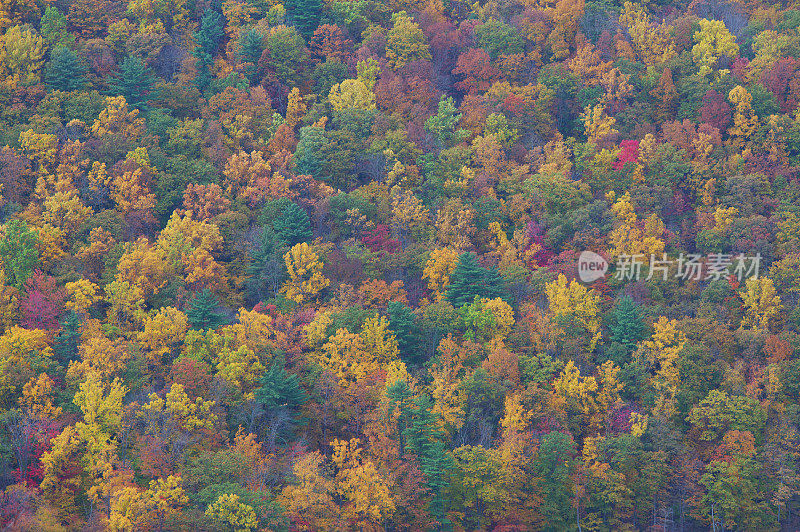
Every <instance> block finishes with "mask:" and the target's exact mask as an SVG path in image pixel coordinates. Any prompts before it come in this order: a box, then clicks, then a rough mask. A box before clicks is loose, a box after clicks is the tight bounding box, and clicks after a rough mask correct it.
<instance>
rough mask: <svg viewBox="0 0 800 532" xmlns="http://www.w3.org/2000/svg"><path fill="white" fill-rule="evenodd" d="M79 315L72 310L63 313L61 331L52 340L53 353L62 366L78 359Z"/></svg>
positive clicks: (79, 338)
mask: <svg viewBox="0 0 800 532" xmlns="http://www.w3.org/2000/svg"><path fill="white" fill-rule="evenodd" d="M81 322H82V320H81V317H80V315H79V314H78V313H77V312H75V311H74V310H70V311H69V312H67V313H66V314H65V315H64V320H63V321H62V322H61V331H59V333H58V336H56V338H55V341H54V342H53V353H54V354H55V356H56V360H58V363H59V364H60V365H61V366H62V367H65V368H66V367H67V366H69V363H70V362H72V361H73V360H77V359H78V344H79V343H80V340H81V330H80V329H81Z"/></svg>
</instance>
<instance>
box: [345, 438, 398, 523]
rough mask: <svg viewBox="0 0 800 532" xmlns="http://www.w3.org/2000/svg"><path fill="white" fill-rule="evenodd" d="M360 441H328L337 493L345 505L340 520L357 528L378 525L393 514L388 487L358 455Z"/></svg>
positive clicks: (392, 502) (367, 462)
mask: <svg viewBox="0 0 800 532" xmlns="http://www.w3.org/2000/svg"><path fill="white" fill-rule="evenodd" d="M359 444H360V440H359V439H357V438H355V439H352V440H350V441H349V442H348V441H342V440H334V441H333V442H331V446H332V447H333V456H332V457H331V460H332V461H333V463H334V465H335V466H336V468H337V469H338V472H337V474H336V479H335V482H336V484H335V485H336V493H337V494H338V495H339V496H340V497H342V498H343V499H344V500H345V501H347V502H348V504H345V505H343V506H342V513H343V515H342V517H344V518H345V519H346V520H347V521H348V522H353V523H354V524H356V526H358V527H364V526H370V527H373V526H379V525H381V524H382V523H383V522H384V521H385V520H386V519H387V518H388V517H389V516H391V515H392V514H393V513H394V511H395V504H394V501H393V500H392V494H391V493H390V492H389V486H388V485H387V483H386V481H385V480H384V479H383V478H382V477H381V475H380V473H378V470H377V468H376V467H375V464H374V463H373V462H372V461H371V460H365V459H364V458H363V457H362V456H361V448H360V447H359Z"/></svg>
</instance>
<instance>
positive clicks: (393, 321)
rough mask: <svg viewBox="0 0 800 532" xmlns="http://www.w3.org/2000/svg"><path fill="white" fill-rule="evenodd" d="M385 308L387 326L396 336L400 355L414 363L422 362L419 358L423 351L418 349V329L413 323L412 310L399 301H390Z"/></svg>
mask: <svg viewBox="0 0 800 532" xmlns="http://www.w3.org/2000/svg"><path fill="white" fill-rule="evenodd" d="M387 310H388V314H389V326H390V327H391V329H392V331H394V334H395V336H396V337H397V346H398V348H399V349H400V356H401V357H402V358H403V359H404V360H407V361H409V362H411V363H414V364H417V363H421V362H423V360H419V358H420V357H421V356H422V354H423V352H422V350H421V349H418V344H417V335H418V333H419V331H418V329H417V326H416V325H415V323H414V322H415V316H414V312H413V311H412V310H411V309H410V308H409V307H407V306H406V305H404V304H403V303H401V302H399V301H390V302H389V304H388V306H387Z"/></svg>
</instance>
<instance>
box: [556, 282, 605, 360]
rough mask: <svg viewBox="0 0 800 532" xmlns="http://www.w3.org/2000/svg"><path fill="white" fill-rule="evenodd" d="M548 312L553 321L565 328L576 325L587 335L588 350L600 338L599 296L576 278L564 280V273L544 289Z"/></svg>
mask: <svg viewBox="0 0 800 532" xmlns="http://www.w3.org/2000/svg"><path fill="white" fill-rule="evenodd" d="M545 292H546V294H547V300H548V302H549V304H550V312H552V313H553V315H554V316H555V319H556V322H557V323H558V324H559V325H560V326H561V327H562V328H563V329H564V330H565V332H567V331H574V330H575V328H576V327H577V328H578V330H579V331H580V332H584V333H585V334H586V335H587V337H588V338H589V346H588V348H589V351H593V350H594V348H595V346H596V345H597V342H598V340H600V336H601V332H600V318H599V314H600V296H599V295H598V294H597V292H595V291H594V290H590V289H587V288H586V287H585V286H583V285H582V284H580V283H579V282H578V281H576V280H575V279H573V280H571V281H569V282H567V278H566V277H565V276H564V274H563V273H562V274H559V275H558V279H556V280H555V281H553V282H551V283H548V284H547V287H546V290H545Z"/></svg>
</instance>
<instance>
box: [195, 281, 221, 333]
mask: <svg viewBox="0 0 800 532" xmlns="http://www.w3.org/2000/svg"><path fill="white" fill-rule="evenodd" d="M186 317H188V318H189V323H191V324H192V329H217V328H218V327H221V326H223V325H225V324H226V323H228V318H227V317H226V316H225V313H224V312H223V311H222V309H220V308H219V301H217V298H216V297H214V294H212V293H211V290H209V289H208V288H205V289H203V290H202V291H201V292H198V293H197V294H195V296H194V298H193V299H192V300H191V301H190V302H189V308H188V309H187V310H186Z"/></svg>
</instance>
